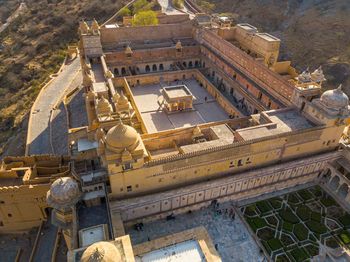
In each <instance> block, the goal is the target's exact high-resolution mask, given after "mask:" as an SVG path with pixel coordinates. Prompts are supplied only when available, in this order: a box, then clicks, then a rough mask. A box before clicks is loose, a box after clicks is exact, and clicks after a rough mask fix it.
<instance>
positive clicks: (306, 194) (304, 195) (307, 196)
mask: <svg viewBox="0 0 350 262" xmlns="http://www.w3.org/2000/svg"><path fill="white" fill-rule="evenodd" d="M298 194H299V196H301V198H302V199H303V200H305V201H306V200H310V199H311V198H312V197H313V196H312V194H311V193H310V192H309V191H308V190H306V189H304V190H300V191H298Z"/></svg>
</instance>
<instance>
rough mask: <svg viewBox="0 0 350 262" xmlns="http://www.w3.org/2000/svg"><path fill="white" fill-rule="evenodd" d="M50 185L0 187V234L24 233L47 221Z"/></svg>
mask: <svg viewBox="0 0 350 262" xmlns="http://www.w3.org/2000/svg"><path fill="white" fill-rule="evenodd" d="M49 189H50V184H40V185H32V186H23V185H22V186H19V187H16V186H12V187H0V221H1V224H0V225H1V226H0V233H9V232H14V231H25V230H28V229H30V228H32V227H37V226H39V225H40V223H41V222H42V221H43V220H46V219H47V214H46V211H45V209H46V208H47V207H48V206H47V203H46V193H47V191H48V190H49Z"/></svg>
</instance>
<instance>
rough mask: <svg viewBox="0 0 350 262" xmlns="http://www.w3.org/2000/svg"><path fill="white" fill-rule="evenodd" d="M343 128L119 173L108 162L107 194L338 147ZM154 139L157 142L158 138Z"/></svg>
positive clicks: (177, 158) (171, 185) (213, 175)
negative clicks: (108, 186)
mask: <svg viewBox="0 0 350 262" xmlns="http://www.w3.org/2000/svg"><path fill="white" fill-rule="evenodd" d="M344 127H345V126H331V127H327V128H323V127H321V128H320V127H316V128H313V129H310V130H307V131H304V132H295V133H293V134H285V135H280V136H275V137H271V138H267V139H265V140H262V141H258V142H253V141H248V142H245V141H243V142H237V143H235V144H233V145H232V146H227V147H226V148H225V147H223V148H221V149H220V148H219V149H218V150H207V151H205V152H203V153H194V154H187V155H177V156H173V157H168V158H164V159H158V160H153V161H150V162H148V163H146V164H145V165H144V166H143V167H142V168H139V169H134V170H130V171H128V172H122V173H119V172H118V171H119V170H118V169H117V168H116V167H115V165H112V164H111V165H109V166H108V170H109V174H110V185H111V191H112V192H111V194H110V196H111V197H112V198H125V197H130V196H133V195H137V194H141V193H146V192H153V191H159V190H163V189H169V188H174V187H178V186H180V185H187V184H190V183H194V182H199V181H204V180H206V179H209V178H216V177H220V176H222V175H224V174H231V173H236V172H240V171H243V170H249V169H252V168H257V167H261V166H266V165H270V164H273V163H277V162H279V161H286V160H289V159H293V158H296V157H302V156H310V155H312V154H315V153H318V152H325V151H329V150H332V149H335V148H336V147H337V145H338V141H336V140H334V137H340V136H341V133H342V130H343V129H344ZM180 136H181V135H179V137H178V139H179V138H180ZM330 139H332V140H330ZM328 141H330V142H329V143H328ZM154 142H155V143H156V142H160V140H158V141H154ZM146 143H147V142H146ZM165 143H166V142H165ZM160 147H161V145H160ZM128 187H129V190H128Z"/></svg>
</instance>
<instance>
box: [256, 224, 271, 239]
mask: <svg viewBox="0 0 350 262" xmlns="http://www.w3.org/2000/svg"><path fill="white" fill-rule="evenodd" d="M257 236H258V237H259V238H260V239H262V240H266V241H267V240H269V239H272V238H274V237H275V230H273V229H271V228H268V227H265V228H262V229H259V231H258V233H257Z"/></svg>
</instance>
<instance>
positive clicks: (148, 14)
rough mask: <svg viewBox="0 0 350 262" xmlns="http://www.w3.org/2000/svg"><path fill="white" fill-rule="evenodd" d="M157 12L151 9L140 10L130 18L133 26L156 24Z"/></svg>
mask: <svg viewBox="0 0 350 262" xmlns="http://www.w3.org/2000/svg"><path fill="white" fill-rule="evenodd" d="M157 24H158V18H157V14H156V13H155V12H153V11H151V10H149V11H140V12H138V13H137V14H136V15H135V16H134V18H133V19H132V25H133V26H145V25H157Z"/></svg>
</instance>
